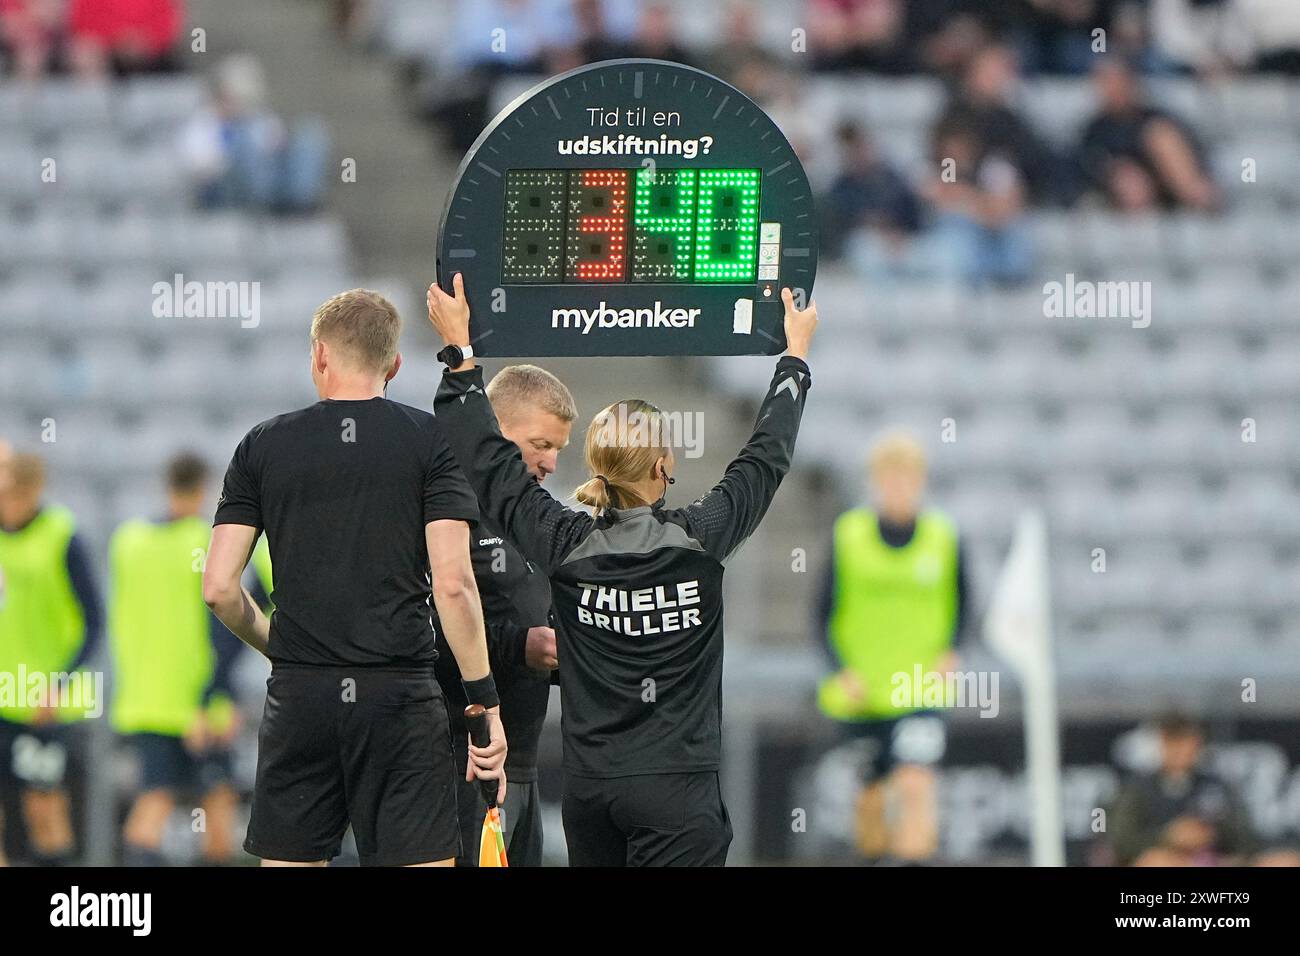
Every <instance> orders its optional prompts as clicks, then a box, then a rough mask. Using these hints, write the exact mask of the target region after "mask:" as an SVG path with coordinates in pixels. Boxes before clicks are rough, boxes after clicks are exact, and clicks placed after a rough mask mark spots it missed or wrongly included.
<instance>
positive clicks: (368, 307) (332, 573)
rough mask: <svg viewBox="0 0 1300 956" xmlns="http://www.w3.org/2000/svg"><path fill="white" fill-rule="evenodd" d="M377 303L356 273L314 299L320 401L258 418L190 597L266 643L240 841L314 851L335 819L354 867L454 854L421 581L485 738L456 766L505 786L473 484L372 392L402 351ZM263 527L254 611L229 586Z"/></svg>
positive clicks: (400, 410)
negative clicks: (262, 698) (270, 584)
mask: <svg viewBox="0 0 1300 956" xmlns="http://www.w3.org/2000/svg"><path fill="white" fill-rule="evenodd" d="M401 328H402V321H401V318H400V317H399V316H398V314H397V310H396V309H394V308H393V305H392V303H391V302H389V301H388V300H387V299H385V298H384V297H383V296H381V295H379V294H378V293H375V292H370V291H367V290H364V289H353V290H351V291H349V292H343V293H340V294H339V295H336V296H334V297H333V298H331V299H329V300H328V301H327V302H325V303H324V304H322V305H321V307H320V308H319V309H317V310H316V314H315V316H314V317H313V319H312V325H311V376H312V382H313V383H314V384H315V386H316V391H317V394H318V395H319V396H320V401H318V402H316V403H315V404H313V405H309V406H308V407H306V408H303V409H300V410H298V411H296V412H290V413H288V414H285V415H280V416H277V417H275V418H272V419H270V420H268V421H266V422H263V423H262V424H260V425H257V426H255V427H254V428H253V429H252V430H251V431H249V433H248V434H247V435H246V436H245V437H244V439H243V440H242V441H241V442H240V443H239V447H238V448H236V449H235V454H234V456H233V457H232V459H231V462H230V466H229V468H227V470H226V477H225V482H224V484H223V486H222V491H221V500H220V502H219V503H218V505H217V513H216V518H215V520H214V522H213V524H214V525H215V527H214V528H213V531H212V543H211V546H210V547H209V548H208V561H207V566H206V568H205V570H204V575H203V597H204V600H205V601H206V602H207V603H208V606H209V607H210V608H212V610H213V611H214V612H215V613H216V614H217V616H218V617H219V618H220V619H221V620H222V622H223V623H224V624H226V626H228V627H229V628H230V629H231V630H232V631H234V632H235V634H236V635H238V636H239V637H240V638H241V639H242V640H244V641H245V642H246V643H248V644H249V645H250V646H252V647H253V648H255V649H256V650H258V651H260V652H261V653H263V654H265V655H266V656H267V657H269V658H270V660H271V664H272V668H271V676H270V678H269V680H268V681H267V697H266V709H265V712H264V714H263V718H262V726H261V730H260V734H259V737H258V752H257V780H256V783H255V785H254V792H253V808H252V816H251V819H250V821H249V824H248V837H247V839H246V841H245V843H244V847H245V849H246V850H248V852H249V853H252V854H253V855H254V856H258V857H261V859H262V861H263V865H267V866H312V865H316V866H324V865H325V864H326V863H328V861H329V860H330V859H332V858H333V857H334V856H336V855H337V854H338V852H339V849H340V846H341V843H342V839H343V834H344V832H345V831H346V829H347V827H348V826H349V824H350V825H351V826H352V830H353V833H354V835H355V836H356V841H357V850H358V853H359V855H360V858H361V863H362V864H363V865H376V866H424V865H440V866H450V865H452V864H453V863H454V860H455V857H456V856H457V854H458V851H459V849H460V828H459V821H458V818H457V814H456V769H455V761H454V758H453V756H452V752H451V742H450V740H449V735H448V722H447V712H446V708H445V706H444V704H443V700H442V694H441V691H440V689H439V686H438V682H437V681H436V680H435V678H434V673H433V665H434V661H435V660H436V658H437V651H436V648H435V639H434V632H433V627H432V626H431V623H430V614H429V597H430V583H431V582H430V572H431V571H432V596H433V601H434V604H435V605H436V607H437V610H438V617H439V619H440V620H441V621H442V624H443V630H444V631H445V633H446V636H447V641H448V644H449V645H450V646H451V649H452V652H453V654H454V655H455V657H456V661H457V663H458V664H459V665H460V669H461V672H462V674H463V675H465V677H466V680H465V681H464V687H465V694H466V697H467V698H468V699H469V701H470V702H471V703H476V704H482V705H483V706H484V707H485V708H488V712H489V714H491V715H492V720H491V722H490V723H491V744H490V745H489V746H488V747H484V748H479V747H473V746H469V747H468V753H469V758H470V759H469V768H468V769H467V771H466V772H467V775H468V776H472V777H476V778H478V779H481V780H496V781H497V782H498V795H499V796H498V799H504V798H505V795H506V781H505V774H504V771H503V764H504V762H505V757H506V740H505V735H504V733H503V732H502V730H501V723H500V719H499V710H498V705H499V700H498V697H497V691H496V685H495V682H494V681H493V678H492V672H491V670H490V668H489V664H488V652H487V644H486V642H485V640H484V636H483V612H482V608H481V607H480V606H479V597H478V588H477V586H476V585H475V583H474V571H473V567H472V566H471V563H470V557H469V529H470V524H471V523H473V522H475V521H477V520H478V516H479V514H478V506H477V503H476V502H475V500H474V493H473V492H472V491H471V490H470V488H469V485H468V484H467V483H466V481H465V477H464V475H463V474H462V472H461V470H460V468H459V467H457V465H456V460H455V458H454V457H453V456H452V453H451V449H450V448H449V447H448V446H447V441H446V439H445V438H444V437H443V432H442V429H441V428H440V427H439V425H438V423H437V422H436V421H435V420H434V418H433V416H432V415H430V414H429V413H428V412H424V411H420V410H418V409H415V408H410V407H408V406H406V405H401V404H398V403H397V402H392V401H389V400H388V399H386V398H385V397H384V391H385V388H386V387H387V384H388V381H389V380H390V379H392V377H393V376H394V375H396V374H397V371H398V369H399V368H400V367H401V364H402V358H401V355H400V354H399V353H398V350H397V343H398V338H399V337H400V335H401ZM262 529H265V531H266V540H267V545H268V548H269V550H270V555H271V565H272V567H273V569H274V570H273V573H274V579H275V581H274V590H273V594H272V599H273V600H274V602H275V609H274V611H273V612H272V615H271V618H270V620H268V619H267V617H266V615H265V614H264V613H263V612H262V610H261V608H259V607H258V606H257V605H256V604H255V603H254V601H253V599H252V597H251V596H250V595H249V593H248V591H246V590H245V589H244V588H243V587H242V585H241V583H240V582H241V578H242V576H243V573H244V568H245V566H246V565H247V564H248V561H249V557H250V556H251V555H252V554H253V551H254V548H255V544H256V541H257V536H258V534H259V533H260V532H261V530H262Z"/></svg>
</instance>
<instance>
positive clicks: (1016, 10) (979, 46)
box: [421, 0, 1300, 284]
mask: <svg viewBox="0 0 1300 956" xmlns="http://www.w3.org/2000/svg"><path fill="white" fill-rule="evenodd" d="M760 8H762V5H761V4H759V5H757V6H755V5H753V4H749V3H743V2H731V3H727V4H725V5H723V6H722V7H721V8H720V9H719V12H718V15H719V18H720V21H721V23H720V26H719V29H718V31H717V35H716V40H714V41H713V42H710V43H701V42H700V41H699V39H698V38H693V37H691V36H687V35H686V34H685V31H684V30H683V27H682V25H681V23H680V20H681V17H679V16H678V10H679V7H678V6H677V5H675V4H673V3H669V2H666V0H646V2H633V0H462V2H461V3H460V4H459V7H458V10H457V15H456V17H455V18H454V21H453V22H454V24H455V26H454V28H453V29H454V45H453V50H452V52H451V55H450V60H449V61H448V60H443V61H442V62H441V63H439V64H438V65H437V66H436V67H434V68H432V69H429V70H428V72H427V75H426V76H425V78H424V83H423V85H422V87H421V89H422V99H421V102H422V106H423V109H424V112H425V114H426V116H428V117H429V118H430V119H432V120H433V121H434V122H435V123H436V124H437V125H438V126H439V127H440V128H441V129H442V130H443V131H444V133H445V135H446V138H447V145H448V147H449V149H450V150H451V151H452V152H453V153H457V154H458V153H461V152H464V151H465V150H467V149H468V148H469V147H470V146H471V145H472V143H473V140H474V138H475V137H476V136H477V133H478V132H479V130H481V129H482V127H483V126H484V125H485V124H486V123H487V122H488V121H489V120H490V118H491V117H490V115H489V112H490V110H491V109H492V105H493V103H492V100H491V98H490V97H491V91H492V89H493V86H494V84H495V83H497V82H498V81H500V80H501V78H502V77H503V76H507V75H510V74H527V75H533V74H537V75H542V74H545V75H553V74H555V73H558V72H561V71H563V70H566V69H570V68H573V67H575V66H578V65H581V64H583V63H587V62H592V61H596V60H604V59H610V58H616V57H654V58H659V59H667V60H674V61H678V62H684V63H687V64H691V65H695V66H698V67H701V68H703V69H706V70H708V71H710V72H713V73H715V74H717V75H719V76H721V77H723V78H724V79H726V80H728V81H729V82H732V83H733V84H735V85H736V86H738V87H739V88H740V89H742V90H744V91H745V92H747V93H748V94H749V95H750V96H752V97H753V98H754V99H755V100H756V101H758V102H759V103H760V104H761V105H762V106H763V107H764V108H765V109H766V110H767V111H768V112H769V114H771V115H772V116H773V117H774V118H775V119H776V120H777V122H778V123H779V124H780V125H781V126H782V128H783V129H784V131H785V132H786V135H787V136H788V137H789V138H790V140H791V141H792V143H794V145H795V147H796V150H798V151H800V153H801V154H802V155H803V156H804V159H805V162H806V163H807V162H808V160H809V159H810V158H814V157H810V156H809V155H808V154H809V153H810V152H811V151H812V147H810V145H809V142H808V141H809V140H812V139H814V138H816V137H813V136H811V135H809V136H805V135H804V133H805V131H806V130H805V127H804V124H805V123H807V122H809V120H808V119H807V117H808V114H809V111H808V110H807V109H806V108H804V103H803V102H802V100H801V91H802V89H803V88H804V87H805V86H806V85H807V82H806V80H807V78H808V77H810V76H811V77H816V76H818V75H845V76H849V77H853V76H861V77H867V76H871V75H876V76H882V75H883V76H910V75H918V74H919V75H922V76H927V77H934V78H937V79H939V80H940V81H942V83H943V86H944V88H945V89H946V90H947V91H948V92H947V100H948V102H947V104H946V106H945V107H944V108H943V109H942V110H941V111H940V115H939V116H938V118H937V120H936V121H935V122H934V123H933V126H932V127H931V129H930V131H929V137H928V139H929V142H928V149H927V155H926V156H925V157H924V160H925V161H924V162H923V163H919V164H917V163H913V164H910V165H911V167H912V168H895V166H893V165H891V160H890V157H888V156H887V155H886V152H887V151H886V150H883V149H881V148H879V145H878V144H877V143H876V142H874V141H873V135H872V134H873V131H872V130H870V129H865V128H863V127H862V125H861V123H860V122H857V121H845V122H844V123H843V124H842V125H841V126H840V127H839V128H838V130H837V134H836V137H835V143H836V145H837V146H838V153H839V156H838V162H837V165H836V167H835V168H834V169H833V170H832V171H831V174H830V177H829V179H830V181H829V183H826V184H822V188H823V194H822V201H821V202H820V203H819V208H820V210H821V212H822V216H823V230H824V233H823V245H824V254H827V255H831V256H835V255H843V256H845V257H847V258H848V259H849V260H850V261H851V262H853V263H854V264H855V265H856V266H857V267H858V268H859V269H860V270H861V271H862V272H863V273H864V274H866V275H868V276H870V277H871V278H873V279H895V278H897V279H931V278H938V279H955V280H958V281H968V282H974V283H985V282H991V283H998V284H1008V283H1011V284H1014V283H1017V282H1020V281H1023V280H1024V279H1026V278H1027V277H1028V275H1029V274H1030V272H1031V270H1032V268H1033V243H1032V241H1031V237H1030V233H1029V229H1028V226H1027V224H1026V221H1027V220H1026V217H1027V214H1028V212H1030V211H1031V210H1033V209H1035V208H1043V207H1073V206H1076V205H1078V204H1080V203H1084V204H1089V205H1092V206H1096V207H1098V208H1103V209H1106V208H1108V209H1111V210H1114V211H1116V212H1119V213H1126V214H1140V213H1149V212H1156V211H1171V210H1189V211H1196V212H1205V213H1215V212H1218V211H1221V210H1222V209H1223V207H1224V202H1223V196H1222V192H1221V190H1220V189H1219V188H1218V187H1216V185H1215V183H1214V181H1213V177H1212V174H1211V172H1210V161H1209V160H1210V157H1209V155H1208V150H1207V148H1206V146H1205V144H1204V142H1203V140H1202V137H1200V136H1199V135H1198V133H1197V131H1196V130H1195V129H1194V127H1193V125H1192V122H1191V119H1192V118H1191V117H1186V116H1180V115H1177V114H1176V113H1175V112H1173V111H1171V110H1168V109H1166V108H1164V107H1163V106H1160V105H1156V103H1155V102H1153V101H1152V100H1149V99H1148V98H1147V96H1146V93H1145V91H1144V84H1145V81H1146V79H1147V78H1148V77H1152V76H1158V77H1162V78H1163V77H1167V76H1178V75H1195V76H1198V77H1201V78H1203V79H1205V80H1207V81H1210V80H1214V79H1217V78H1221V77H1223V76H1225V75H1227V74H1232V73H1236V72H1241V71H1271V72H1287V73H1295V72H1296V70H1297V68H1300V3H1296V2H1294V0H1145V2H1136V0H1005V2H997V3H992V2H989V3H984V2H980V3H974V2H970V0H806V2H805V3H804V4H803V6H802V10H801V15H800V16H799V17H796V18H795V20H796V21H797V22H799V23H801V24H803V29H805V30H806V34H807V35H806V51H807V55H806V56H805V57H801V56H797V55H792V54H786V53H785V51H778V50H775V49H772V48H770V39H769V45H765V44H764V43H763V42H761V41H760V39H759V36H760V32H761V30H760V25H758V24H756V23H755V20H756V10H758V9H760ZM494 31H496V32H494ZM767 35H768V36H769V38H770V36H771V31H767ZM494 36H496V37H499V38H502V39H503V42H501V43H493V42H492V38H493V37H494ZM1044 74H1054V75H1065V76H1077V77H1079V78H1080V82H1087V83H1089V84H1090V85H1091V92H1092V96H1093V100H1094V104H1095V105H1094V107H1093V109H1094V112H1093V114H1092V116H1091V119H1090V120H1089V121H1088V122H1087V123H1086V124H1085V125H1084V126H1083V128H1082V129H1081V130H1080V131H1079V132H1078V133H1077V135H1076V139H1075V141H1074V142H1073V143H1070V144H1062V143H1060V142H1051V141H1050V140H1049V139H1048V138H1047V137H1045V136H1044V135H1043V134H1042V133H1041V132H1040V130H1038V129H1037V128H1036V127H1035V124H1034V122H1033V121H1032V120H1031V119H1030V117H1029V116H1028V115H1027V114H1026V112H1025V110H1024V109H1023V107H1022V106H1020V105H1019V99H1020V98H1019V95H1018V94H1019V93H1020V91H1021V88H1022V85H1023V83H1024V81H1025V80H1026V79H1032V78H1037V77H1039V76H1042V75H1044ZM822 139H824V137H822Z"/></svg>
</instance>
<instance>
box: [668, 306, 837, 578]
mask: <svg viewBox="0 0 1300 956" xmlns="http://www.w3.org/2000/svg"><path fill="white" fill-rule="evenodd" d="M781 297H782V299H783V300H784V302H785V337H786V343H787V345H788V348H787V350H786V354H785V355H783V356H781V358H780V359H779V360H778V361H777V363H776V373H775V374H774V375H773V376H772V382H771V384H770V385H768V388H767V395H766V396H765V397H764V399H763V404H762V406H760V408H759V410H758V421H757V422H756V423H755V425H754V432H753V434H752V435H751V436H750V439H749V441H748V442H747V443H746V444H745V447H744V448H742V449H741V451H740V454H739V455H737V456H736V458H735V459H734V460H733V461H732V462H731V464H730V465H728V466H727V470H726V472H725V473H724V474H723V476H722V480H721V481H720V482H718V483H717V484H716V485H715V486H714V487H713V489H712V490H711V491H710V492H709V493H708V494H706V495H705V496H704V497H703V498H701V499H700V500H699V501H697V502H695V503H694V504H692V505H690V506H689V507H688V508H686V509H685V514H686V518H687V521H688V523H689V524H690V526H691V529H692V531H693V533H694V534H695V535H696V536H697V537H698V538H699V540H700V541H702V542H703V543H704V546H705V547H706V548H708V549H709V553H711V554H712V555H713V556H714V557H716V558H717V559H718V560H720V561H721V560H726V558H727V557H729V556H730V555H731V554H732V552H734V551H735V550H736V548H738V547H740V545H741V544H742V543H744V541H745V539H746V538H748V537H749V536H750V535H751V534H753V533H754V530H755V529H756V528H757V527H758V525H759V522H761V521H762V520H763V515H765V514H766V513H767V508H768V505H770V504H771V503H772V498H773V496H774V495H775V494H776V489H777V488H779V487H780V485H781V480H782V479H783V478H784V477H785V475H786V472H788V471H789V470H790V461H791V459H792V458H793V456H794V443H795V439H796V438H797V437H798V435H799V421H800V419H801V418H802V417H803V409H804V404H805V402H807V400H808V389H809V388H811V387H812V374H811V372H810V371H809V369H808V362H807V358H808V349H809V346H810V345H811V343H812V336H813V332H814V331H815V330H816V328H817V306H816V305H814V304H813V303H811V302H810V303H809V304H808V308H806V309H796V308H795V305H794V299H793V297H792V296H791V294H790V290H789V289H783V290H782V291H781Z"/></svg>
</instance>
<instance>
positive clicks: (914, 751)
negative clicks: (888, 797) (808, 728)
mask: <svg viewBox="0 0 1300 956" xmlns="http://www.w3.org/2000/svg"><path fill="white" fill-rule="evenodd" d="M844 727H845V728H846V729H847V731H848V734H849V736H850V737H852V738H853V739H855V740H869V741H871V742H872V744H873V746H872V749H871V753H870V755H869V756H868V758H867V762H866V766H865V767H863V774H862V776H863V782H864V783H872V782H875V781H880V780H882V779H884V778H885V777H887V776H888V775H889V774H890V772H891V771H892V770H893V769H894V768H895V767H897V766H899V765H900V764H910V765H912V766H920V767H931V766H934V765H935V764H937V763H939V761H941V760H942V759H943V755H944V751H945V750H946V749H947V739H948V738H947V732H946V728H945V726H944V722H943V717H942V715H941V714H940V713H939V712H938V711H934V710H918V711H913V712H912V713H908V714H903V715H901V716H899V717H890V718H886V719H884V720H862V721H853V722H851V723H849V722H846V723H845V724H844Z"/></svg>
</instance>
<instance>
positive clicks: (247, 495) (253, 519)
mask: <svg viewBox="0 0 1300 956" xmlns="http://www.w3.org/2000/svg"><path fill="white" fill-rule="evenodd" d="M258 431H259V430H258V429H256V428H255V429H253V430H252V431H251V432H249V433H248V434H247V435H245V436H244V440H243V441H241V442H240V443H239V447H238V448H236V449H235V454H234V455H233V456H232V457H231V459H230V466H229V467H228V468H227V469H226V477H225V480H224V481H223V482H222V483H221V497H220V498H219V499H218V500H217V513H216V515H215V516H214V517H213V519H212V523H213V524H214V525H217V524H242V525H248V526H249V527H252V528H261V527H262V497H261V492H260V487H261V483H260V482H259V481H258V475H257V469H256V466H255V464H254V462H253V443H254V442H255V441H256V440H257V435H258Z"/></svg>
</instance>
